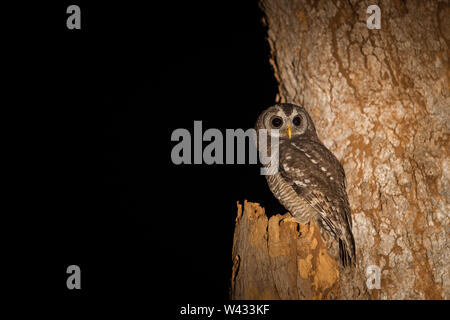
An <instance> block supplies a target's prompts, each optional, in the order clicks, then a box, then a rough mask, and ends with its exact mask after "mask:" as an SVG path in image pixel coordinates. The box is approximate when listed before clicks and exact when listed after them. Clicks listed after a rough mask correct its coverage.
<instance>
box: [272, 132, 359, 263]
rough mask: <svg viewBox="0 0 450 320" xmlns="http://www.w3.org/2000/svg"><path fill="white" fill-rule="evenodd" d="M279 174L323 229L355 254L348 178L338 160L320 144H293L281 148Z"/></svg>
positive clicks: (299, 142) (298, 142)
mask: <svg viewBox="0 0 450 320" xmlns="http://www.w3.org/2000/svg"><path fill="white" fill-rule="evenodd" d="M279 172H280V174H281V176H282V177H283V178H284V179H285V181H287V182H288V183H290V184H291V186H292V188H293V189H294V190H295V191H296V193H297V194H298V195H299V196H300V197H301V198H303V199H304V200H306V202H308V204H309V205H310V206H311V207H313V208H314V209H315V210H316V211H317V213H318V214H319V217H320V221H321V222H323V223H322V225H323V227H324V228H325V229H327V230H328V231H329V232H330V233H332V234H333V235H334V236H335V237H336V238H338V239H340V240H341V239H342V240H344V239H345V242H346V243H345V244H343V245H346V246H347V247H349V248H350V250H351V251H352V252H353V253H354V240H353V235H352V233H351V227H352V220H351V216H350V206H349V203H348V199H347V193H346V191H345V174H344V170H343V168H342V166H341V164H340V163H339V161H338V160H337V159H336V157H335V156H334V155H333V154H332V153H331V152H330V151H329V150H328V149H327V148H326V147H325V146H323V145H322V144H320V143H315V142H311V141H307V142H305V143H302V142H301V141H297V142H291V143H290V144H289V145H287V146H284V148H283V149H281V148H280V168H279ZM350 254H351V252H350ZM353 256H354V254H353Z"/></svg>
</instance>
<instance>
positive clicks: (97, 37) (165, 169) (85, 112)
mask: <svg viewBox="0 0 450 320" xmlns="http://www.w3.org/2000/svg"><path fill="white" fill-rule="evenodd" d="M70 4H78V5H79V6H80V8H81V30H68V29H67V28H66V19H67V17H68V16H69V15H68V14H66V8H67V6H68V5H70ZM38 9H39V10H40V11H39V12H45V15H43V16H38V17H37V18H36V17H35V18H36V20H32V21H31V24H34V25H35V28H32V29H31V30H27V31H26V32H27V38H26V42H27V43H26V46H25V48H26V49H24V50H22V52H21V53H22V54H23V58H22V59H21V60H22V62H23V65H22V67H23V71H25V72H27V74H28V75H27V77H26V79H23V78H22V79H19V80H18V81H19V82H22V81H25V82H28V81H29V83H28V84H30V87H32V89H30V90H31V91H26V92H21V93H20V96H22V97H23V98H24V99H27V101H28V100H29V99H28V98H32V99H31V100H32V101H34V102H32V107H33V108H31V110H30V111H27V119H28V121H29V124H27V129H31V130H29V131H30V134H27V136H26V140H27V145H28V147H29V148H28V149H27V151H29V153H28V157H29V158H31V159H32V161H31V162H32V164H31V165H28V166H27V170H29V171H28V174H29V176H28V178H31V179H30V180H31V183H28V186H27V187H28V188H29V189H30V190H31V191H32V194H33V195H32V198H33V200H32V201H31V200H30V201H31V202H33V204H32V206H33V212H35V214H33V215H31V214H30V215H31V217H28V219H29V220H28V221H29V222H31V224H30V230H29V232H30V233H29V234H33V241H31V242H30V243H28V244H27V246H28V247H27V249H29V248H32V249H31V255H30V256H28V257H27V258H29V262H30V263H32V261H35V260H39V266H40V267H41V269H42V272H43V274H44V275H45V276H42V277H40V279H39V281H40V282H39V283H40V285H38V286H36V287H37V288H39V290H44V289H45V292H46V293H49V294H50V295H51V296H54V297H58V299H59V298H60V297H65V298H64V299H65V301H72V300H70V299H74V298H75V299H80V301H91V300H93V299H94V300H95V299H98V298H100V297H101V298H107V297H115V298H118V297H124V298H131V297H134V298H139V299H141V298H142V299H145V297H148V296H150V295H151V294H155V293H156V294H158V296H159V297H160V298H161V299H162V301H168V300H170V301H172V302H181V303H183V302H185V303H189V301H218V300H225V299H227V298H228V290H229V285H230V283H229V279H230V276H231V266H232V261H231V249H232V237H233V228H234V220H235V217H236V213H237V206H236V202H237V201H240V202H241V203H242V202H243V201H244V199H248V200H249V201H255V202H260V203H262V204H263V205H265V206H266V207H268V208H269V209H270V210H271V211H273V210H278V212H276V213H281V212H283V211H284V209H282V208H281V206H280V205H279V204H278V203H277V202H276V200H275V199H274V198H273V196H272V195H271V193H270V191H269V190H268V188H267V185H266V182H265V179H264V177H263V176H261V175H260V174H259V166H258V165H174V164H173V163H172V161H171V157H170V155H171V150H172V147H173V146H174V145H176V142H172V141H171V134H172V132H173V130H175V129H177V128H186V129H188V130H189V131H190V132H192V133H193V124H194V120H201V121H202V122H203V128H204V130H206V129H208V128H218V129H220V130H221V131H222V132H225V129H226V128H231V129H237V128H243V129H244V130H245V129H247V128H250V127H253V126H254V123H255V121H256V118H257V116H258V115H259V113H260V112H261V111H262V110H263V109H265V108H266V107H268V106H270V105H272V104H273V103H274V100H275V95H276V92H277V84H276V80H275V78H274V76H273V70H272V69H271V66H270V64H269V56H270V48H269V45H268V43H267V41H266V39H265V37H266V30H265V27H264V26H263V23H262V17H263V16H262V12H261V11H260V9H259V7H258V3H257V1H227V2H221V3H220V2H218V1H198V2H197V1H196V2H178V3H166V4H164V5H161V4H159V5H153V4H150V2H149V3H148V4H146V5H143V4H142V3H141V4H133V3H128V2H121V3H115V2H109V1H108V2H107V1H102V2H98V1H96V2H95V4H94V3H93V1H92V2H87V1H77V2H68V1H62V2H60V3H58V4H53V5H47V6H46V7H38V8H37V9H36V10H38ZM24 20H25V18H24ZM27 22H30V21H27ZM16 41H17V42H21V41H23V40H20V39H16ZM30 96H31V97H30ZM38 101H39V102H38ZM27 104H29V102H27ZM71 264H76V265H79V266H80V268H81V271H82V290H80V291H76V290H73V291H69V290H67V288H66V278H67V276H68V275H67V274H66V268H67V266H69V265H71ZM25 272H26V271H25Z"/></svg>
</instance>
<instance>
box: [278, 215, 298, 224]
mask: <svg viewBox="0 0 450 320" xmlns="http://www.w3.org/2000/svg"><path fill="white" fill-rule="evenodd" d="M281 222H294V223H298V222H297V220H295V218H294V217H292V216H290V217H286V218H282V219H281V220H280V222H279V223H278V224H281Z"/></svg>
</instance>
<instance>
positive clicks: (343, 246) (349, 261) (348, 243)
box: [339, 232, 356, 268]
mask: <svg viewBox="0 0 450 320" xmlns="http://www.w3.org/2000/svg"><path fill="white" fill-rule="evenodd" d="M339 257H340V259H341V264H342V266H343V267H344V268H346V267H348V266H350V267H353V266H355V265H356V252H355V239H354V238H353V234H352V233H351V232H349V233H347V235H346V237H345V238H339Z"/></svg>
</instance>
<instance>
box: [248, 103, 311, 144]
mask: <svg viewBox="0 0 450 320" xmlns="http://www.w3.org/2000/svg"><path fill="white" fill-rule="evenodd" d="M260 129H267V130H268V134H269V136H278V138H279V139H280V141H282V140H290V139H295V138H299V137H302V138H306V139H313V140H315V139H318V138H317V134H316V128H315V127H314V123H313V121H312V119H311V117H310V116H309V114H308V112H306V110H305V108H303V107H301V106H297V105H295V104H290V103H280V104H276V105H274V106H272V107H270V108H267V109H266V110H264V111H263V112H262V113H261V115H260V116H259V117H258V120H257V122H256V130H260ZM273 129H277V130H278V131H276V130H273Z"/></svg>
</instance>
